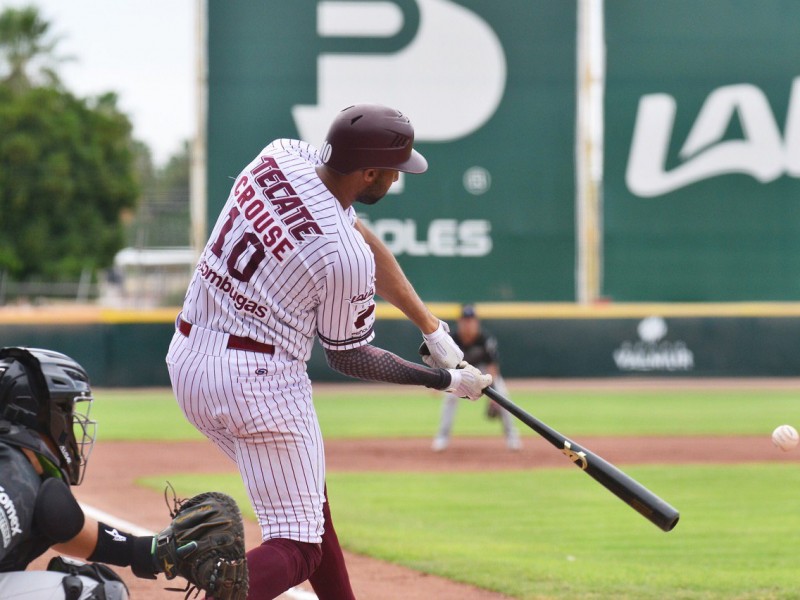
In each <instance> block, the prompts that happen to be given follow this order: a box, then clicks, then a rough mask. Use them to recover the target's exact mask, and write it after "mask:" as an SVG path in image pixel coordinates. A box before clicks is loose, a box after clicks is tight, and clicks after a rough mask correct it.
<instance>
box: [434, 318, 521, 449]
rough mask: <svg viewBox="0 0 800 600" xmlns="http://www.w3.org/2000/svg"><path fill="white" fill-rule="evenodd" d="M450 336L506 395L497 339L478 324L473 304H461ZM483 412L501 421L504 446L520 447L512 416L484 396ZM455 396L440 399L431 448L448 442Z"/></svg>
mask: <svg viewBox="0 0 800 600" xmlns="http://www.w3.org/2000/svg"><path fill="white" fill-rule="evenodd" d="M453 339H454V340H455V341H456V343H457V344H458V346H459V348H461V350H462V351H463V352H464V360H466V361H467V362H468V363H470V364H471V365H475V366H476V367H477V368H478V369H480V370H481V371H485V372H486V373H489V374H490V375H491V376H492V380H493V381H494V383H493V384H492V386H493V387H494V388H495V389H496V390H497V391H498V392H500V393H501V394H503V395H504V396H506V397H508V389H507V388H506V384H505V381H504V380H503V377H502V376H501V375H500V363H499V360H498V353H497V339H496V338H495V337H494V336H493V335H491V334H490V333H489V332H487V331H484V330H483V329H482V327H481V322H480V319H478V315H477V313H476V312H475V307H474V306H472V305H471V304H465V305H464V306H463V307H462V308H461V316H460V317H459V319H458V323H457V325H456V333H455V334H454V335H453ZM486 400H487V405H486V416H487V417H489V418H491V419H495V418H498V417H499V418H500V421H501V422H502V424H503V434H504V435H505V438H506V446H507V447H508V449H509V450H515V451H516V450H520V449H521V448H522V442H521V440H520V437H519V431H518V430H517V427H516V425H515V423H514V417H513V416H512V415H511V414H510V413H509V412H508V411H506V410H504V409H503V408H501V407H500V406H498V405H497V404H496V403H495V402H494V401H493V400H491V399H489V398H487V399H486ZM458 402H459V398H458V396H456V395H454V394H449V393H448V394H447V395H445V397H444V400H443V402H442V415H441V420H440V422H439V431H438V433H437V434H436V437H435V438H434V439H433V444H432V445H431V448H432V449H433V451H434V452H441V451H442V450H444V449H446V448H447V446H448V445H449V444H450V434H451V432H452V430H453V423H454V422H455V418H456V411H457V410H458Z"/></svg>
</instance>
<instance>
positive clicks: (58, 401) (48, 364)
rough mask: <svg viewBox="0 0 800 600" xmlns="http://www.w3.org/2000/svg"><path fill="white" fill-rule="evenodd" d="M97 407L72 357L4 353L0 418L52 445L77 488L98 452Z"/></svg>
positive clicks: (25, 351) (19, 350) (85, 377)
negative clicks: (93, 411)
mask: <svg viewBox="0 0 800 600" xmlns="http://www.w3.org/2000/svg"><path fill="white" fill-rule="evenodd" d="M92 402H93V398H92V390H91V388H90V387H89V376H88V375H87V374H86V371H85V370H84V368H83V367H81V366H80V365H79V364H78V363H77V362H75V361H74V360H72V359H71V358H70V357H68V356H65V355H64V354H61V353H60V352H53V351H52V350H42V349H40V348H15V347H10V348H3V349H0V418H2V419H6V420H8V421H11V422H12V423H15V424H18V425H22V426H23V427H27V428H29V429H32V430H34V431H36V432H37V433H38V434H39V435H40V436H42V437H43V438H44V439H45V440H46V441H49V442H51V444H52V445H53V449H54V450H55V452H56V455H57V457H58V459H59V462H60V465H59V466H60V468H61V470H62V471H63V472H64V473H65V474H66V475H67V478H68V479H69V482H70V483H71V484H72V485H79V484H80V483H81V481H82V480H83V475H84V473H85V471H86V463H87V462H88V461H89V455H90V454H91V452H92V448H93V446H94V440H95V436H96V428H97V422H96V421H93V420H91V419H89V412H90V410H91V407H92Z"/></svg>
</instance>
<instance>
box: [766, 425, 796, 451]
mask: <svg viewBox="0 0 800 600" xmlns="http://www.w3.org/2000/svg"><path fill="white" fill-rule="evenodd" d="M798 442H800V436H798V435H797V430H796V429H795V428H794V427H792V426H791V425H781V426H779V427H776V428H775V431H773V432H772V443H773V444H775V445H776V446H777V447H778V448H780V449H781V450H783V451H784V452H788V451H789V450H791V449H792V448H794V447H795V446H797V443H798Z"/></svg>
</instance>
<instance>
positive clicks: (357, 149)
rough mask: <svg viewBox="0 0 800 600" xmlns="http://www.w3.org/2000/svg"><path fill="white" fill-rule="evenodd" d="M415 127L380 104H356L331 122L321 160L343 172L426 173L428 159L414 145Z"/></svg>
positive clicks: (402, 115)
mask: <svg viewBox="0 0 800 600" xmlns="http://www.w3.org/2000/svg"><path fill="white" fill-rule="evenodd" d="M413 143H414V127H413V126H412V125H411V121H409V120H408V117H406V116H405V115H404V114H403V113H401V112H400V111H399V110H395V109H393V108H388V107H386V106H381V105H379V104H356V105H355V106H350V107H348V108H345V109H344V110H343V111H341V112H340V113H339V114H338V115H337V116H336V118H335V119H334V120H333V123H331V126H330V129H329V130H328V137H327V138H326V139H325V143H324V144H323V145H322V150H321V152H320V155H321V158H322V162H324V163H325V164H326V165H328V166H329V167H330V168H331V169H333V170H335V171H338V172H340V173H350V172H352V171H355V170H357V169H394V170H396V171H404V172H406V173H423V172H425V171H426V170H427V169H428V161H427V160H425V157H424V156H422V154H420V153H419V152H417V151H416V150H414V148H412V145H413Z"/></svg>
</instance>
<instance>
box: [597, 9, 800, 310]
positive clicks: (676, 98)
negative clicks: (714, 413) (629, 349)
mask: <svg viewBox="0 0 800 600" xmlns="http://www.w3.org/2000/svg"><path fill="white" fill-rule="evenodd" d="M605 10H606V20H605V27H606V32H605V33H606V42H607V78H606V95H605V182H604V231H605V237H604V256H605V261H604V295H606V296H607V297H608V298H609V299H611V300H614V301H628V302H642V301H677V302H706V301H758V300H776V301H777V300H797V299H800V275H798V274H800V202H798V198H800V182H798V179H797V178H798V176H800V70H798V64H800V38H798V36H797V23H798V22H800V3H798V2H793V1H791V0H760V1H759V2H741V1H734V0H705V1H703V2H696V1H693V0H671V1H670V2H663V1H660V0H614V1H613V2H606V3H605Z"/></svg>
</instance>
